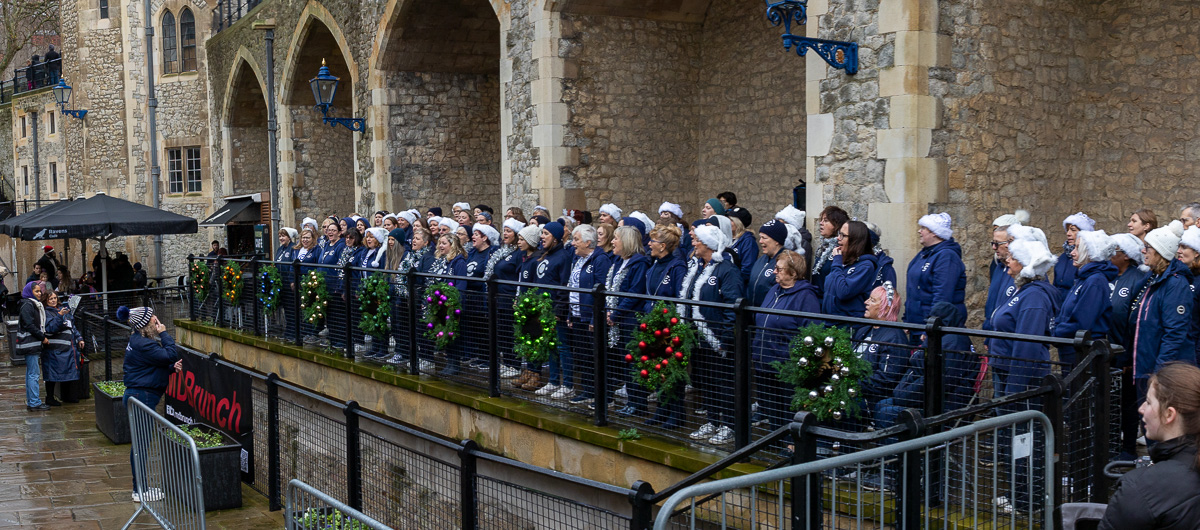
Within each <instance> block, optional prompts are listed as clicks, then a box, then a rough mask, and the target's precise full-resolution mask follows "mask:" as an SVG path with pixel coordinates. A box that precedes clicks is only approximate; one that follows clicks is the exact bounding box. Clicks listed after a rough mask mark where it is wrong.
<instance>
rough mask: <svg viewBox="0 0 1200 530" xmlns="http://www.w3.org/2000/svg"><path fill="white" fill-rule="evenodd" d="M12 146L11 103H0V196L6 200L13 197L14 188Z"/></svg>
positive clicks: (14, 164) (14, 163) (14, 165)
mask: <svg viewBox="0 0 1200 530" xmlns="http://www.w3.org/2000/svg"><path fill="white" fill-rule="evenodd" d="M12 146H13V112H12V105H10V104H6V105H0V153H3V156H2V157H0V196H3V197H4V198H5V199H6V200H10V201H11V200H12V199H13V192H14V190H15V189H16V187H15V186H14V184H15V183H16V180H15V177H14V174H15V171H16V170H15V169H14V168H15V167H16V161H15V159H14V157H13V156H12Z"/></svg>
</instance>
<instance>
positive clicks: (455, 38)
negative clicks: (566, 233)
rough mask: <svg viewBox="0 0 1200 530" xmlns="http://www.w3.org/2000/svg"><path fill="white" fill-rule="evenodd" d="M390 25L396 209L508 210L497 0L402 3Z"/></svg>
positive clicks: (387, 102) (387, 48) (385, 120)
mask: <svg viewBox="0 0 1200 530" xmlns="http://www.w3.org/2000/svg"><path fill="white" fill-rule="evenodd" d="M393 7H394V9H393V10H392V19H391V20H390V21H389V22H388V26H387V27H385V28H383V30H382V35H384V37H383V41H382V42H380V45H379V51H378V53H377V55H376V58H375V61H376V67H375V72H374V77H375V78H376V79H377V83H378V85H379V89H380V90H382V92H383V103H384V104H383V105H382V106H381V108H380V109H377V110H378V111H379V112H381V114H382V115H381V116H377V117H376V118H375V121H376V122H381V123H382V124H384V131H386V133H385V134H376V136H375V139H376V141H377V142H378V143H382V144H383V145H382V146H381V149H380V151H381V152H382V153H383V155H382V158H376V164H379V165H382V167H383V168H385V169H384V173H383V175H382V176H383V179H382V180H383V182H382V183H381V184H383V186H385V187H386V188H387V189H388V191H390V195H391V201H390V204H382V205H381V206H382V207H384V208H386V209H389V210H396V209H399V208H401V207H409V206H415V207H418V208H424V207H428V206H433V205H442V206H447V205H449V204H450V203H453V202H457V201H467V202H470V203H472V204H478V203H486V204H490V205H492V206H493V207H496V208H500V207H501V190H500V188H501V185H500V180H501V177H500V163H501V159H502V152H501V141H500V22H499V19H498V18H497V15H496V11H495V9H494V8H493V6H492V5H491V3H489V2H488V0H408V1H407V2H405V1H404V0H401V2H400V3H398V4H396V5H395V6H393ZM377 173H379V171H377Z"/></svg>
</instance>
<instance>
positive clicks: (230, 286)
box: [221, 261, 242, 306]
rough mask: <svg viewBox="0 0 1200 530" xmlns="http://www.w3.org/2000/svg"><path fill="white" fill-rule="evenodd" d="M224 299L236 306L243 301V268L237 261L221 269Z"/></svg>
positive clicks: (227, 263)
mask: <svg viewBox="0 0 1200 530" xmlns="http://www.w3.org/2000/svg"><path fill="white" fill-rule="evenodd" d="M221 287H222V288H223V289H224V291H223V292H222V293H221V295H222V297H223V298H224V299H225V301H226V302H229V305H231V306H235V305H237V304H238V301H240V300H241V299H242V266H241V265H239V264H238V262H236V261H229V262H226V263H225V266H224V267H222V269H221Z"/></svg>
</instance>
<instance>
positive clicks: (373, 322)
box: [358, 272, 392, 339]
mask: <svg viewBox="0 0 1200 530" xmlns="http://www.w3.org/2000/svg"><path fill="white" fill-rule="evenodd" d="M388 287H389V286H388V280H387V278H385V277H384V276H383V275H382V274H380V273H378V272H376V273H372V274H371V275H370V276H367V279H365V280H363V281H362V283H360V284H359V289H358V309H359V311H360V312H361V313H362V317H361V318H359V321H358V328H359V329H361V330H363V333H366V334H367V335H370V336H372V337H375V338H377V339H380V338H383V337H386V336H387V334H388V331H390V330H391V326H389V325H388V318H390V317H391V316H392V294H391V292H389V291H388Z"/></svg>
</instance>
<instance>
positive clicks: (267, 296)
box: [258, 265, 283, 313]
mask: <svg viewBox="0 0 1200 530" xmlns="http://www.w3.org/2000/svg"><path fill="white" fill-rule="evenodd" d="M282 288H283V278H282V277H280V276H279V269H277V268H275V266H274V265H267V266H266V267H265V268H263V270H261V271H259V273H258V303H260V304H262V306H263V309H266V310H267V312H268V313H274V312H275V309H277V308H278V307H279V293H280V290H281V289H282Z"/></svg>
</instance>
